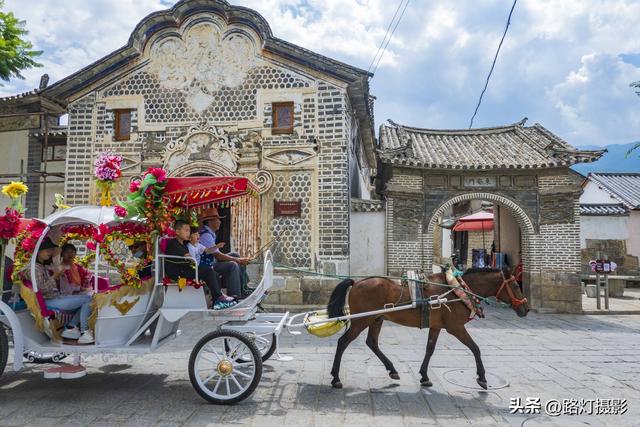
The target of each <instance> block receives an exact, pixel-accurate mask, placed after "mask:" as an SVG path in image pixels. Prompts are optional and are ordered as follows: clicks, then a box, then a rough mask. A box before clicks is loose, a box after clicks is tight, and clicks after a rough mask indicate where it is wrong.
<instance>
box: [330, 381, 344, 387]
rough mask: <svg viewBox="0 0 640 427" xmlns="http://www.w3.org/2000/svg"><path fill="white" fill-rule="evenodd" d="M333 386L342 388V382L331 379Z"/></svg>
mask: <svg viewBox="0 0 640 427" xmlns="http://www.w3.org/2000/svg"><path fill="white" fill-rule="evenodd" d="M331 387H333V388H342V383H341V382H340V380H337V381H336V380H333V381H331Z"/></svg>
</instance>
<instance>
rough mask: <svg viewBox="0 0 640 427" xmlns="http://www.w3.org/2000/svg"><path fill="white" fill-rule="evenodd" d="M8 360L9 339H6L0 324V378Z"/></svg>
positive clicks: (5, 333)
mask: <svg viewBox="0 0 640 427" xmlns="http://www.w3.org/2000/svg"><path fill="white" fill-rule="evenodd" d="M8 358H9V339H8V338H7V332H6V331H5V330H4V326H3V325H2V323H0V376H2V373H3V372H4V368H5V367H6V366H7V359H8Z"/></svg>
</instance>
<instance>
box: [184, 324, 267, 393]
mask: <svg viewBox="0 0 640 427" xmlns="http://www.w3.org/2000/svg"><path fill="white" fill-rule="evenodd" d="M261 377H262V357H261V354H260V352H259V351H258V348H257V347H256V345H255V344H254V343H253V341H252V340H251V338H249V337H247V336H246V335H245V334H243V333H241V332H237V331H231V330H224V329H222V330H218V331H214V332H211V333H210V334H207V335H205V336H204V337H203V338H202V339H201V340H200V341H198V343H197V344H196V346H195V347H194V348H193V351H192V352H191V357H190V358H189V379H190V380H191V385H192V386H193V388H194V389H195V390H196V391H197V392H198V394H199V395H200V396H201V397H202V398H203V399H205V400H207V401H209V402H211V403H217V404H223V405H229V404H233V403H237V402H240V401H242V400H244V399H246V398H247V397H249V396H250V395H251V393H253V391H254V390H255V388H256V387H257V386H258V383H259V382H260V378H261Z"/></svg>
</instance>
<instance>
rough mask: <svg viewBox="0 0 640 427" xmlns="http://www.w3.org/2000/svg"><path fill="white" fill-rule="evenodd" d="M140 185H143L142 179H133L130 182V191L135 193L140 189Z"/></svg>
mask: <svg viewBox="0 0 640 427" xmlns="http://www.w3.org/2000/svg"><path fill="white" fill-rule="evenodd" d="M140 185H142V183H141V182H140V180H137V179H136V180H135V181H131V184H129V192H131V193H135V192H136V191H138V190H139V189H140Z"/></svg>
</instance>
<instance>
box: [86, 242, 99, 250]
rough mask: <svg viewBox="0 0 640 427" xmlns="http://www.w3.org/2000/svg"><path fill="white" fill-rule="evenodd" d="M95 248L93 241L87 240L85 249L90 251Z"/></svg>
mask: <svg viewBox="0 0 640 427" xmlns="http://www.w3.org/2000/svg"><path fill="white" fill-rule="evenodd" d="M96 248H97V246H96V244H95V242H87V249H89V250H91V251H95V250H96Z"/></svg>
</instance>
